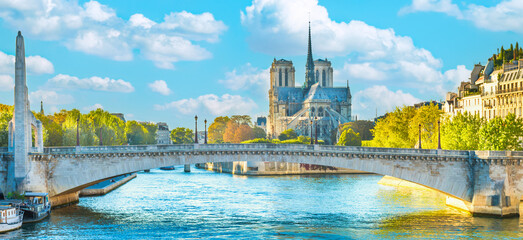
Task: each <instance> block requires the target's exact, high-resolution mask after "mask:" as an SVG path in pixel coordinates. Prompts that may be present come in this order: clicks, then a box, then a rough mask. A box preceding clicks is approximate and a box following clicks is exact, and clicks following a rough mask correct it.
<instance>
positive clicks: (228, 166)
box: [196, 161, 368, 176]
mask: <svg viewBox="0 0 523 240" xmlns="http://www.w3.org/2000/svg"><path fill="white" fill-rule="evenodd" d="M196 167H197V168H200V169H205V170H209V171H216V172H222V173H232V174H237V175H252V176H265V175H298V174H356V173H357V174H362V173H363V174H365V173H368V172H363V171H358V170H353V169H346V168H336V167H327V166H321V165H314V164H303V163H288V162H244V161H239V162H215V163H205V164H196Z"/></svg>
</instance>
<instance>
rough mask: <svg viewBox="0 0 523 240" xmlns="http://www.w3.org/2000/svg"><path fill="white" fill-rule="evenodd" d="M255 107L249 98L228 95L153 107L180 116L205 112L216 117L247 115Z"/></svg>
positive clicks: (209, 96)
mask: <svg viewBox="0 0 523 240" xmlns="http://www.w3.org/2000/svg"><path fill="white" fill-rule="evenodd" d="M257 107H258V106H257V105H256V103H255V102H254V101H253V100H252V99H250V98H246V97H242V96H239V95H230V94H224V95H222V96H221V97H220V96H217V95H214V94H207V95H203V96H199V97H198V98H196V99H194V98H189V99H182V100H178V101H174V102H171V103H167V104H164V105H155V106H154V108H155V109H156V110H167V109H176V110H178V111H179V112H180V113H182V114H195V113H199V112H201V111H202V110H205V111H207V112H210V113H211V114H213V115H216V116H224V115H233V114H249V113H251V112H252V111H253V110H254V109H256V108H257Z"/></svg>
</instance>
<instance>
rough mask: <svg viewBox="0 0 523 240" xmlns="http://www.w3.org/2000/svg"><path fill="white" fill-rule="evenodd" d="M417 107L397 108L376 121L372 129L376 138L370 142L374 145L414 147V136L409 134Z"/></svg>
mask: <svg viewBox="0 0 523 240" xmlns="http://www.w3.org/2000/svg"><path fill="white" fill-rule="evenodd" d="M415 114H416V109H414V108H413V107H409V106H403V107H402V108H399V107H398V108H396V109H395V110H394V111H393V112H389V113H387V114H386V116H385V117H384V118H381V119H379V120H378V121H377V122H376V126H375V127H374V129H373V130H371V132H372V134H373V136H374V138H373V140H372V141H371V142H370V144H371V145H372V146H373V147H391V148H412V147H414V145H415V144H416V140H414V137H413V136H410V135H409V128H410V127H409V125H410V124H411V122H412V120H413V118H414V116H415ZM416 135H417V134H416Z"/></svg>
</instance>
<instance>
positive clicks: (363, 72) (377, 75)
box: [338, 62, 386, 81]
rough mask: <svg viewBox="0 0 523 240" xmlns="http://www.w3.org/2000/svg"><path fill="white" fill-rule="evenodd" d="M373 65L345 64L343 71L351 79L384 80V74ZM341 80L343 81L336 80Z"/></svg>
mask: <svg viewBox="0 0 523 240" xmlns="http://www.w3.org/2000/svg"><path fill="white" fill-rule="evenodd" d="M373 65H374V63H370V62H364V63H355V64H349V63H345V65H344V66H343V70H342V71H345V72H347V73H348V74H349V76H350V77H351V78H358V79H367V80H376V81H379V80H385V79H386V75H385V72H383V71H382V70H380V69H379V68H378V67H375V66H373ZM338 80H343V79H338Z"/></svg>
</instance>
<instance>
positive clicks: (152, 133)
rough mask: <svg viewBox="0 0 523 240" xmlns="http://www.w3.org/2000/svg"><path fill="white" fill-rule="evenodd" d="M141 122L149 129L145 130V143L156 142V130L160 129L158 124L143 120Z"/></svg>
mask: <svg viewBox="0 0 523 240" xmlns="http://www.w3.org/2000/svg"><path fill="white" fill-rule="evenodd" d="M141 124H142V126H143V127H144V128H145V129H146V130H147V131H146V132H145V143H144V144H156V131H158V125H156V124H155V123H150V122H142V123H141Z"/></svg>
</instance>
